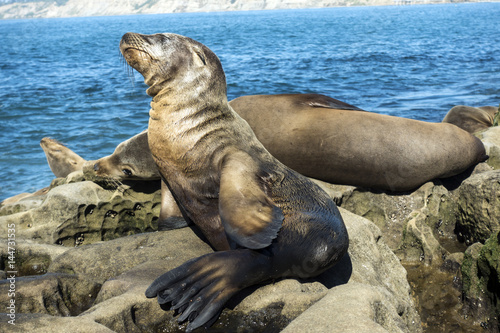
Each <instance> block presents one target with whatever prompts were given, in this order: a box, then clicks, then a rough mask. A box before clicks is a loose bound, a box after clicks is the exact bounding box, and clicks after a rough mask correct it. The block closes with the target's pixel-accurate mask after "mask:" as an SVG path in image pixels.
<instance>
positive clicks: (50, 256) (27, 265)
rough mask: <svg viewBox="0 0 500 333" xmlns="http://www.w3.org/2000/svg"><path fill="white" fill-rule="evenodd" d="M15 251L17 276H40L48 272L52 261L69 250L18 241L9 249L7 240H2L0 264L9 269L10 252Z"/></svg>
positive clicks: (62, 247)
mask: <svg viewBox="0 0 500 333" xmlns="http://www.w3.org/2000/svg"><path fill="white" fill-rule="evenodd" d="M12 249H14V250H15V270H16V271H17V276H27V275H39V274H44V273H46V272H47V270H48V268H49V265H50V264H51V263H52V261H53V260H54V259H55V258H57V257H58V256H60V255H61V254H63V253H64V252H66V251H67V250H69V248H68V247H64V246H60V245H50V244H39V243H36V242H34V241H31V240H25V239H16V240H15V245H14V246H12V247H11V248H10V249H9V244H8V240H7V239H0V262H1V265H2V266H3V267H8V265H9V264H8V262H9V250H12Z"/></svg>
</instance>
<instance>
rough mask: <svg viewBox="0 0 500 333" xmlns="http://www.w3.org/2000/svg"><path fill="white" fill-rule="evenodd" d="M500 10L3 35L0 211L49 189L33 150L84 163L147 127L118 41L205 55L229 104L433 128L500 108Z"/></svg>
mask: <svg viewBox="0 0 500 333" xmlns="http://www.w3.org/2000/svg"><path fill="white" fill-rule="evenodd" d="M499 18H500V3H473V4H443V5H418V6H389V7H344V8H328V9H302V10H279V11H251V12H220V13H179V14H161V15H141V16H113V17H88V18H60V19H28V20H2V21H0V143H1V144H0V200H2V199H5V198H7V197H10V196H12V195H15V194H18V193H21V192H34V191H36V190H38V189H41V188H43V187H45V186H48V185H49V184H50V182H51V180H52V179H53V178H54V175H53V174H52V172H51V171H50V168H49V166H48V164H47V161H46V159H45V154H44V153H43V151H42V149H41V147H40V145H39V142H40V139H42V138H43V137H46V136H49V137H52V138H55V139H57V140H59V141H61V142H63V143H65V144H66V145H67V146H68V147H69V148H70V149H72V150H74V151H75V152H76V153H78V154H79V155H81V156H82V157H83V158H85V159H88V160H91V159H98V158H100V157H103V156H105V155H109V154H111V153H112V152H113V150H114V148H115V147H116V145H117V144H118V143H120V142H122V141H123V140H125V139H127V138H129V137H131V136H133V135H135V134H136V133H139V132H140V131H142V130H143V129H145V128H146V127H147V122H148V111H149V102H150V98H149V97H148V96H147V95H146V93H145V90H146V86H145V85H144V83H143V82H142V79H141V78H142V77H141V76H140V75H139V74H138V73H133V72H131V70H130V68H129V67H127V66H126V65H125V63H124V61H123V59H122V57H121V56H120V53H119V48H118V45H119V41H120V38H121V36H122V35H123V34H124V33H126V32H128V31H132V32H139V33H144V34H152V33H158V32H173V33H178V34H181V35H186V36H189V37H191V38H194V39H196V40H198V41H200V42H202V43H204V44H205V45H207V46H208V47H209V48H211V49H212V50H213V51H214V52H215V53H216V54H217V55H218V56H219V58H220V59H221V62H222V65H223V67H224V70H225V72H226V77H227V85H228V98H229V99H233V98H236V97H238V96H242V95H250V94H278V93H321V94H326V95H329V96H331V97H334V98H337V99H339V100H342V101H345V102H348V103H350V104H353V105H356V106H358V107H361V108H363V109H365V110H368V111H373V112H378V113H383V114H391V115H396V116H400V117H407V118H414V119H420V120H425V121H432V122H439V121H441V120H442V118H443V117H444V115H445V114H446V113H447V111H448V110H449V109H450V108H451V107H453V106H454V105H458V104H465V105H471V106H482V105H498V104H499V103H500V20H499Z"/></svg>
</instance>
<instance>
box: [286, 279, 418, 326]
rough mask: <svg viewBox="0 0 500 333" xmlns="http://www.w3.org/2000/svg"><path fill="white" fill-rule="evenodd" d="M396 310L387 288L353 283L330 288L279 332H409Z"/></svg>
mask: <svg viewBox="0 0 500 333" xmlns="http://www.w3.org/2000/svg"><path fill="white" fill-rule="evenodd" d="M354 291H355V292H354ZM346 309H349V310H348V311H346ZM397 311H398V309H397V308H395V307H394V303H393V298H392V297H391V295H387V291H386V290H380V288H377V287H373V286H369V285H366V284H361V283H352V284H347V285H342V286H338V287H336V288H333V289H332V290H330V291H329V292H328V294H327V295H326V296H325V297H323V298H322V299H321V300H320V301H319V302H317V303H316V304H314V305H313V306H312V307H310V308H309V309H308V310H306V311H305V312H304V313H303V314H301V315H300V316H299V317H298V318H297V319H295V320H294V321H292V322H291V324H290V325H288V326H287V327H286V328H285V329H284V330H283V331H282V332H283V333H292V332H301V333H308V332H310V333H331V332H344V333H348V332H352V333H358V332H380V333H383V332H410V330H409V328H408V327H407V326H406V325H405V323H402V319H401V318H400V317H398V316H397V315H396V316H395V314H397ZM332 314H335V315H334V316H332ZM340 314H341V315H340ZM313 323H314V324H313ZM417 325H418V324H417V323H415V325H414V326H417ZM413 332H415V331H413Z"/></svg>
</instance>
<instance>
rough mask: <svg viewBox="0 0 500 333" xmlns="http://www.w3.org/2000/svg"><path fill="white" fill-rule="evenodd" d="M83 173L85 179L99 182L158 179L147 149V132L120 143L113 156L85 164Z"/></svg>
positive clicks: (157, 173)
mask: <svg viewBox="0 0 500 333" xmlns="http://www.w3.org/2000/svg"><path fill="white" fill-rule="evenodd" d="M83 172H84V175H85V177H86V179H92V180H94V181H101V182H102V181H106V180H109V181H111V180H115V181H118V182H121V181H124V180H157V179H160V174H159V172H158V168H157V167H156V164H155V161H154V160H153V157H152V156H151V151H150V150H149V147H148V132H147V131H143V132H141V133H139V134H137V135H135V136H133V137H132V138H130V139H128V140H125V141H123V142H122V143H120V144H119V145H118V146H117V147H116V149H115V151H114V152H113V154H111V155H109V156H105V157H102V158H100V159H98V160H97V161H89V162H87V163H85V165H84V166H83Z"/></svg>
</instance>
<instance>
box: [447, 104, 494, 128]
mask: <svg viewBox="0 0 500 333" xmlns="http://www.w3.org/2000/svg"><path fill="white" fill-rule="evenodd" d="M497 113H498V108H497V107H496V106H480V107H472V106H465V105H457V106H454V107H452V108H451V109H450V111H448V113H447V114H446V116H445V117H444V118H443V123H450V124H453V125H455V126H458V127H460V128H461V129H463V130H465V131H467V132H469V133H476V132H479V131H482V130H485V129H487V128H489V127H491V126H493V120H494V119H495V115H496V114H497Z"/></svg>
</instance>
